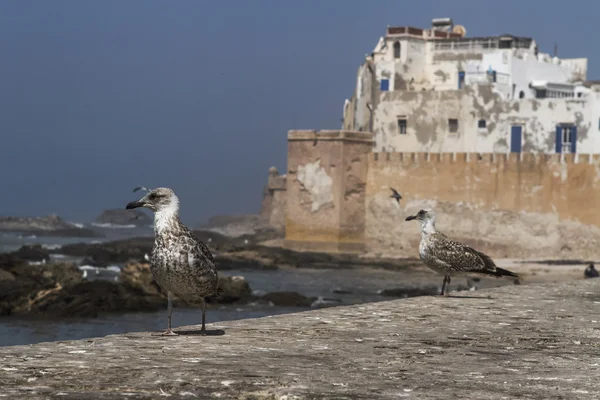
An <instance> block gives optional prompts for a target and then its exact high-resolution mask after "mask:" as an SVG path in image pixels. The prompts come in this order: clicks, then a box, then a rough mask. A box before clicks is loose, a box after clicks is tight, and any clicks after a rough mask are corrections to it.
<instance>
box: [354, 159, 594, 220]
mask: <svg viewBox="0 0 600 400" xmlns="http://www.w3.org/2000/svg"><path fill="white" fill-rule="evenodd" d="M368 163H369V166H368V177H367V189H366V190H367V194H366V196H367V203H368V202H369V201H370V200H371V199H372V198H373V197H375V196H378V195H381V193H385V194H386V195H387V194H389V193H388V192H389V189H388V187H389V186H393V187H396V188H397V189H398V190H400V191H401V193H402V194H403V195H404V196H405V198H406V199H434V200H439V201H446V202H453V203H459V202H461V203H467V204H470V205H472V206H474V207H476V208H481V209H487V210H508V211H515V212H522V211H525V212H533V213H552V214H553V213H556V214H557V215H558V217H559V219H561V220H572V221H577V222H580V223H583V224H587V225H594V226H596V227H600V213H598V212H597V207H596V203H597V199H599V198H600V155H588V154H577V155H574V154H534V153H510V154H495V153H488V154H478V153H437V154H434V153H371V154H370V155H369V161H368Z"/></svg>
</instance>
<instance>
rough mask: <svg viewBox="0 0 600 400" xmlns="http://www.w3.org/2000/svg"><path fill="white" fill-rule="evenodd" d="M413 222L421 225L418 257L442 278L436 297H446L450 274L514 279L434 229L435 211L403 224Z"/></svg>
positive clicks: (424, 211)
mask: <svg viewBox="0 0 600 400" xmlns="http://www.w3.org/2000/svg"><path fill="white" fill-rule="evenodd" d="M412 220H417V221H419V222H420V223H421V243H420V244H419V256H420V257H421V260H422V261H423V262H424V263H425V265H427V266H428V267H429V268H430V269H432V270H434V271H435V272H437V273H439V274H441V275H444V282H443V284H442V290H441V292H440V296H444V295H447V291H445V289H446V285H448V286H449V285H450V279H451V276H454V275H467V276H468V275H472V274H476V275H483V276H493V277H497V278H501V277H513V278H518V275H517V274H515V273H514V272H511V271H508V270H506V269H503V268H500V267H497V266H496V264H495V263H494V261H493V260H492V259H491V258H490V257H489V256H488V255H486V254H484V253H482V252H480V251H477V250H475V249H473V248H471V247H469V246H467V245H465V244H463V243H460V242H456V241H454V240H451V239H449V238H448V237H447V236H446V235H444V234H443V233H441V232H438V231H437V229H436V228H435V212H434V211H433V210H430V209H427V210H420V211H419V212H418V213H416V214H415V215H411V216H409V217H406V221H412Z"/></svg>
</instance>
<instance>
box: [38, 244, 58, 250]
mask: <svg viewBox="0 0 600 400" xmlns="http://www.w3.org/2000/svg"><path fill="white" fill-rule="evenodd" d="M61 247H62V245H60V244H42V248H43V249H46V250H58V249H60V248H61Z"/></svg>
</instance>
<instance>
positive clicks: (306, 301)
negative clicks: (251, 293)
mask: <svg viewBox="0 0 600 400" xmlns="http://www.w3.org/2000/svg"><path fill="white" fill-rule="evenodd" d="M261 298H262V299H263V300H265V301H269V302H271V303H273V304H274V305H276V306H281V307H310V306H311V304H312V303H313V301H314V300H315V299H314V298H312V299H311V298H308V297H306V296H303V295H301V294H300V293H298V292H269V293H267V294H265V295H264V296H262V297H261Z"/></svg>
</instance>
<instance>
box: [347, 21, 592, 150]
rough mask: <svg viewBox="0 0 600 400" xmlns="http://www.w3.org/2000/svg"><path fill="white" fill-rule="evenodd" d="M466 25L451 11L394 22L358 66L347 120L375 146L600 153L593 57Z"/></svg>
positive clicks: (414, 148)
mask: <svg viewBox="0 0 600 400" xmlns="http://www.w3.org/2000/svg"><path fill="white" fill-rule="evenodd" d="M466 32H467V30H466V28H465V27H463V26H461V25H454V23H453V21H452V19H450V18H439V19H434V20H432V24H431V27H430V28H429V29H421V28H415V27H411V26H399V27H391V26H388V27H387V29H386V34H385V36H383V37H381V38H380V39H379V41H378V42H377V44H376V46H375V48H374V49H373V51H372V53H371V54H369V55H367V56H366V57H365V61H364V63H363V64H362V65H361V66H360V67H359V70H358V75H357V82H356V88H355V93H354V95H353V97H352V99H351V100H347V101H346V102H345V104H344V118H343V126H342V128H343V129H347V130H355V131H370V132H373V133H374V134H375V143H374V150H375V151H416V152H419V151H429V152H499V153H503V152H517V153H520V152H529V151H531V152H543V153H553V152H560V153H563V152H584V153H595V154H597V153H600V140H598V139H597V136H599V135H598V134H596V135H592V134H591V132H597V131H598V130H600V107H597V106H596V105H597V104H598V105H600V103H599V101H600V91H599V89H598V88H599V87H600V85H598V83H597V82H593V81H587V80H586V79H587V59H586V58H573V59H560V58H558V57H556V56H555V55H550V54H546V53H542V52H540V51H539V49H538V45H537V43H536V41H535V40H534V39H533V38H529V37H522V36H515V35H509V34H503V35H498V36H484V37H468V36H467V35H466ZM598 133H600V132H598Z"/></svg>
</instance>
